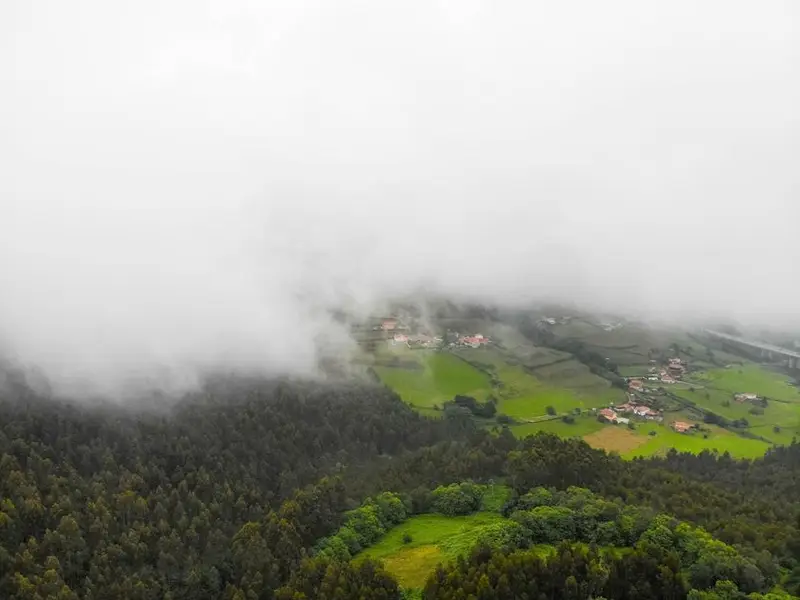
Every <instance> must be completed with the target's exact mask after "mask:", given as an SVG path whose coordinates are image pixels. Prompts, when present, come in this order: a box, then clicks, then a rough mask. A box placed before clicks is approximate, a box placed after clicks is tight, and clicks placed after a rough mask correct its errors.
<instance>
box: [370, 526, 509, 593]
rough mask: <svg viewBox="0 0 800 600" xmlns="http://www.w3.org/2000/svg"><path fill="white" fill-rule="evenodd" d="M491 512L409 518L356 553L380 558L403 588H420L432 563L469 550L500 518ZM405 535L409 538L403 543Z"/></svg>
mask: <svg viewBox="0 0 800 600" xmlns="http://www.w3.org/2000/svg"><path fill="white" fill-rule="evenodd" d="M503 520H504V519H503V517H502V516H501V515H500V514H498V513H495V512H479V513H475V514H472V515H466V516H459V517H445V516H443V515H434V514H425V515H418V516H416V517H412V518H410V519H409V520H407V521H406V522H405V523H403V524H401V525H398V526H397V527H395V528H394V529H392V530H391V531H389V532H388V533H387V534H386V535H385V536H383V538H381V539H380V540H379V541H378V542H377V543H376V544H375V545H373V546H371V547H370V548H367V549H366V550H364V552H362V553H361V554H359V555H358V557H357V558H356V560H358V559H359V558H362V557H365V558H373V559H380V560H382V561H383V563H384V565H385V566H386V569H387V570H388V571H389V572H390V573H391V574H392V575H394V576H395V577H396V578H397V580H398V582H399V583H400V585H401V586H403V587H404V588H421V587H422V586H423V585H424V584H425V580H426V579H427V578H428V576H429V575H430V574H431V573H433V571H434V569H435V568H436V565H438V564H439V563H445V562H447V561H450V560H453V559H455V558H457V557H458V556H459V555H461V554H464V553H466V552H469V550H470V549H471V548H472V547H473V546H474V545H475V542H477V541H478V538H479V537H480V535H481V532H482V531H483V530H484V528H485V527H487V526H489V525H492V524H494V523H497V522H499V521H503ZM406 534H408V535H410V536H411V541H410V542H409V543H407V544H405V543H403V537H404V536H405V535H406Z"/></svg>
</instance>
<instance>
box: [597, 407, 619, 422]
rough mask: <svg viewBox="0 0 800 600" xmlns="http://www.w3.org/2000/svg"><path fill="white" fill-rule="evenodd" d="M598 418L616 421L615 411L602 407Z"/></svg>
mask: <svg viewBox="0 0 800 600" xmlns="http://www.w3.org/2000/svg"><path fill="white" fill-rule="evenodd" d="M600 418H601V419H605V420H606V421H608V422H609V423H616V422H617V413H615V412H614V411H613V410H611V409H610V408H604V409H603V410H601V411H600Z"/></svg>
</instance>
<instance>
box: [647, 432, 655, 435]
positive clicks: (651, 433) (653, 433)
mask: <svg viewBox="0 0 800 600" xmlns="http://www.w3.org/2000/svg"><path fill="white" fill-rule="evenodd" d="M647 435H652V436H655V435H656V432H655V431H651V432H650V433H648V434H647Z"/></svg>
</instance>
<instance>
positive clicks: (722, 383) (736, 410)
mask: <svg viewBox="0 0 800 600" xmlns="http://www.w3.org/2000/svg"><path fill="white" fill-rule="evenodd" d="M691 383H692V384H693V385H694V388H693V390H694V391H692V390H690V389H688V388H686V387H680V388H677V387H676V388H670V391H671V392H672V393H674V394H676V395H678V396H680V397H681V398H685V399H687V400H689V401H691V402H694V403H695V404H697V406H699V407H701V408H704V409H706V410H709V411H711V412H714V413H716V414H718V415H721V416H723V417H725V418H726V419H730V420H735V419H747V421H748V423H749V424H750V427H749V428H748V431H750V433H753V434H755V435H760V436H762V437H764V438H766V439H768V440H770V441H772V442H774V443H777V444H788V443H791V441H792V438H793V437H794V436H796V435H798V433H800V391H799V390H798V389H797V388H796V387H794V386H793V385H791V384H790V381H789V379H788V378H787V377H786V376H784V375H781V374H779V373H775V372H773V371H769V370H767V369H765V368H763V367H759V366H758V365H743V366H737V367H732V368H730V369H715V370H712V371H707V372H704V373H698V374H695V375H693V376H692V378H691ZM740 392H752V393H755V394H758V395H759V396H762V397H765V398H768V400H767V406H766V407H764V408H763V409H760V410H763V414H754V413H756V412H760V410H759V409H757V410H756V411H754V406H753V405H752V404H750V403H747V402H745V403H739V402H736V401H735V400H734V399H733V395H734V394H736V393H740ZM751 411H752V412H751Z"/></svg>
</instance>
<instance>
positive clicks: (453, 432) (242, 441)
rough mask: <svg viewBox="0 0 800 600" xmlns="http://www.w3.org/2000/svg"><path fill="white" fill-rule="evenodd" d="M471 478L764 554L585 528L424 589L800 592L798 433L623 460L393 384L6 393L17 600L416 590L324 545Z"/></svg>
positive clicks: (2, 503)
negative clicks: (349, 522)
mask: <svg viewBox="0 0 800 600" xmlns="http://www.w3.org/2000/svg"><path fill="white" fill-rule="evenodd" d="M466 480H470V481H473V482H476V485H478V484H480V483H481V482H486V481H489V480H498V481H499V480H502V481H504V482H505V483H506V484H507V485H508V486H510V487H511V488H512V489H513V494H514V495H513V499H512V500H511V502H510V503H509V506H508V507H506V514H507V515H509V517H510V516H511V515H512V514H513V513H514V512H515V511H516V512H518V513H519V512H520V511H530V510H532V509H535V508H536V507H535V506H531V505H530V503H531V499H530V494H531V490H536V489H538V488H545V489H547V490H550V492H548V493H551V494H555V495H556V496H555V497H558V494H559V493H561V492H564V491H565V490H568V489H569V488H571V487H575V486H578V487H580V488H585V489H586V490H588V491H590V492H591V493H592V494H595V495H596V496H597V500H596V502H601V501H602V502H608V503H613V504H614V506H632V507H639V508H637V510H642V511H648V512H647V514H648V515H659V514H664V515H669V516H670V517H669V518H670V519H674V522H670V524H666V525H665V527H667V529H670V528H672V529H670V531H672V532H673V533H672V535H675V534H674V531H675V527H677V525H676V524H677V523H681V522H683V523H686V524H688V525H687V526H689V525H690V526H691V527H696V528H702V530H703V531H705V532H708V535H709V536H713V538H714V539H715V540H717V541H718V542H719V543H721V544H724V545H726V546H729V547H730V548H732V549H734V550H735V553H736V556H738V557H740V559H741V561H742V564H746V565H747V569H744V570H743V571H741V572H740V571H735V572H734V571H730V572H729V571H725V570H724V569H725V568H728V567H729V566H730V565H727V566H720V567H719V569H720V571H719V572H717V571H715V570H714V569H711V570H710V571H708V570H706V571H703V572H702V573H700V574H699V575H698V576H697V577H698V579H695V580H692V579H691V577H690V576H689V575H687V573H689V572H690V571H688V570H687V569H690V567H691V565H688V566H687V561H689V562H691V561H692V560H696V559H695V558H692V557H691V555H687V554H685V553H684V554H683V555H677V556H676V555H674V553H671V552H670V551H669V549H668V548H667V547H666V545H664V544H663V543H662V544H661V546H659V545H658V544H654V543H650V544H649V545H648V544H645V543H644V542H642V540H641V539H640V538H641V535H638V536H632V537H631V536H629V537H628V538H620V539H619V540H617V541H616V542H615V543H618V544H623V543H624V545H628V546H630V547H631V548H632V550H631V552H630V553H628V554H625V555H623V556H618V557H615V558H613V559H612V558H608V557H604V555H603V554H602V551H601V550H600V549H598V548H596V547H595V546H594V545H592V544H589V545H588V546H586V545H583V546H578V545H576V544H577V543H579V542H587V541H591V540H587V538H586V537H585V536H584V537H581V536H580V535H573V536H572V537H570V536H562V537H563V544H562V545H561V546H559V550H558V553H557V555H556V557H553V558H551V559H549V560H544V559H542V558H541V557H539V556H537V555H535V554H532V553H531V552H530V550H529V548H528V547H527V546H528V544H527V543H517V544H508V543H504V544H496V545H494V546H492V545H489V546H486V545H480V546H478V547H476V548H475V549H474V551H473V552H472V553H471V554H470V555H469V556H465V557H464V558H463V559H462V560H460V561H459V562H457V563H455V564H452V565H443V566H442V567H441V568H440V569H439V570H438V571H437V573H436V574H435V577H433V578H432V579H431V581H429V584H428V586H427V587H426V589H425V590H424V593H425V597H426V598H462V597H463V598H471V597H474V598H503V597H509V596H508V593H509V592H507V591H505V590H506V588H505V587H503V586H505V585H513V586H517V587H515V588H509V589H513V590H521V589H523V588H524V589H526V590H528V592H527V593H528V596H527V597H529V598H538V597H547V598H562V597H563V598H588V597H595V598H596V597H598V596H603V595H605V597H608V598H617V597H618V598H628V597H630V598H650V597H652V598H685V597H688V596H690V595H691V597H692V598H693V599H697V598H701V597H702V598H709V599H711V598H728V597H730V598H735V597H739V595H742V594H745V593H748V594H762V593H763V594H765V593H767V592H769V590H770V589H773V588H775V587H776V586H780V587H782V589H784V590H786V591H788V592H791V593H793V594H800V532H799V527H800V523H799V522H798V517H799V515H798V506H799V505H798V500H797V499H798V498H800V446H799V445H792V446H790V447H787V448H781V449H776V450H772V451H770V452H769V453H768V454H767V456H765V457H764V458H763V459H759V460H756V461H736V460H733V459H731V458H730V457H729V456H727V455H724V456H717V455H714V454H710V453H703V454H700V455H699V456H692V455H687V454H677V453H672V454H670V455H668V456H666V457H664V458H660V459H648V460H635V461H623V460H621V459H619V458H618V457H616V456H613V455H608V454H606V453H604V452H602V451H597V450H593V449H591V448H590V447H589V446H588V445H586V444H585V443H584V442H582V441H578V440H563V439H559V438H557V437H554V436H550V435H544V434H540V435H537V436H533V437H529V438H527V439H526V440H522V441H518V440H516V439H515V438H514V437H513V436H512V435H511V434H510V433H509V431H508V430H506V429H497V430H495V431H492V432H488V431H478V430H475V429H474V427H473V425H472V421H471V419H469V418H460V417H459V416H458V414H457V413H456V414H454V416H453V417H452V418H446V419H441V420H431V419H426V418H423V417H421V416H419V415H418V414H416V413H415V412H413V411H412V410H410V409H409V408H408V407H407V406H406V405H405V404H403V403H402V402H401V401H400V400H399V398H397V397H396V396H395V395H394V394H393V393H391V392H389V391H387V390H385V389H384V388H380V387H377V386H361V385H341V386H338V385H337V386H334V385H326V386H322V385H315V384H298V383H289V382H263V381H242V380H233V379H220V380H216V381H214V382H210V383H209V384H208V385H207V386H206V387H205V388H204V389H203V390H202V391H201V392H197V393H195V394H191V395H189V396H187V397H186V398H184V399H183V400H182V401H181V402H179V403H178V404H176V405H174V406H171V407H170V408H169V409H162V410H152V409H148V410H138V411H137V410H132V409H130V408H128V409H123V408H119V407H110V406H105V405H91V406H90V405H89V404H86V403H77V402H64V401H56V400H51V399H48V398H45V397H40V396H38V395H37V394H35V393H34V392H32V391H31V390H29V389H27V388H24V387H21V386H16V387H15V388H13V389H10V390H6V391H5V392H4V394H3V398H2V400H1V401H0V598H12V599H45V598H60V599H77V598H88V599H101V598H102V599H106V598H108V599H111V598H132V599H151V598H153V599H155V598H172V599H177V598H186V599H188V598H192V599H195V598H209V599H210V598H226V599H250V598H253V599H270V598H285V599H292V600H300V599H302V598H306V599H309V600H310V599H312V598H321V599H322V598H399V597H401V595H402V594H405V592H404V591H403V590H400V589H399V587H398V585H397V583H396V582H395V581H394V580H393V579H392V577H391V576H390V575H389V574H388V573H387V572H386V571H385V570H384V569H383V567H382V566H381V565H380V564H379V563H374V562H372V561H368V560H365V561H356V562H351V561H349V560H347V558H349V556H350V555H351V554H352V553H350V552H349V551H348V552H347V553H346V554H345V553H341V552H340V550H341V547H342V546H341V545H338V546H336V548H339V551H337V552H338V554H337V552H334V551H330V552H321V551H320V550H321V548H322V546H321V545H320V544H321V540H324V539H330V538H331V536H335V535H336V533H337V531H340V528H341V527H342V526H343V525H344V524H345V521H346V519H347V518H348V517H346V515H348V514H352V512H350V513H347V512H346V511H352V509H355V508H356V507H358V506H361V505H362V504H363V502H364V501H365V499H366V498H368V497H372V498H383V499H384V501H385V502H384V504H385V505H386V506H391V507H394V508H393V509H392V510H393V511H394V512H392V513H391V514H392V515H394V516H392V517H387V523H386V526H387V527H388V526H391V522H392V519H397V518H400V517H399V515H400V513H399V512H397V511H399V510H400V508H399V506H398V504H397V502H395V501H391V502H390V501H389V500H390V499H391V498H394V497H395V496H387V495H386V494H390V493H391V494H396V497H397V498H399V499H400V501H401V503H402V507H403V508H402V511H403V514H415V513H421V512H426V511H429V510H432V509H434V508H436V507H437V506H438V507H439V508H438V510H450V509H448V508H442V507H445V506H451V505H446V504H441V502H443V500H442V499H441V498H440V497H439V496H435V495H434V494H433V492H434V491H435V490H436V489H437V487H438V486H447V485H448V484H453V483H459V484H460V482H463V481H466ZM442 493H444V492H442ZM381 494H384V495H383V496H381ZM440 495H441V493H440ZM467 496H469V494H467ZM437 502H438V503H439V504H437ZM526 503H527V504H526ZM432 507H433V508H432ZM453 510H455V509H453ZM387 514H388V513H387ZM520 518H521V517H520ZM652 518H655V517H652ZM550 541H552V542H556V541H557V540H556V539H555V538H553V539H552V540H550ZM637 544H639V545H638V546H637ZM687 556H688V558H687ZM737 560H738V559H737ZM737 564H738V563H737ZM601 567H602V569H601V570H602V571H603V573H605V575H604V579H603V581H602V586H601V587H597V586H598V585H600V584H599V583H598V581H599V580H597V579H596V578H594V579H593V577H594V575H593V573H595V571H597V569H600V568H601ZM714 568H717V567H714ZM503 573H507V574H508V576H507V577H505V578H504V577H503V576H502V574H503ZM483 575H486V580H485V581H484V580H483ZM509 577H510V579H509ZM526 578H527V579H526ZM623 579H624V580H625V581H627V582H628V583H627V584H625V585H627V586H628V587H625V588H624V589H623V587H620V586H622V583H620V581H622V580H623ZM731 579H734V580H735V582H734V583H735V585H734V587H733V588H730V587H728V586H729V584H731ZM565 581H566V582H568V586H567V587H565V585H566V584H565V583H564V582H565ZM559 582H560V583H559ZM592 582H594V583H592ZM615 582H616V583H615ZM473 586H477V587H475V592H474V594H473V595H472V596H470V595H469V593H467V594H466V595H465V594H464V593H462V592H463V590H469V589H472V587H473ZM520 586H522V587H520ZM593 586H594V587H593ZM615 586H616V587H615ZM631 586H632V587H631ZM698 586H699V587H698ZM458 590H461V591H458ZM520 593H522V592H518V591H513V592H512V594H520ZM698 594H706V595H705V596H699V595H698ZM511 597H525V596H523V595H517V596H513V595H512V596H511ZM754 597H755V596H754Z"/></svg>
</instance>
